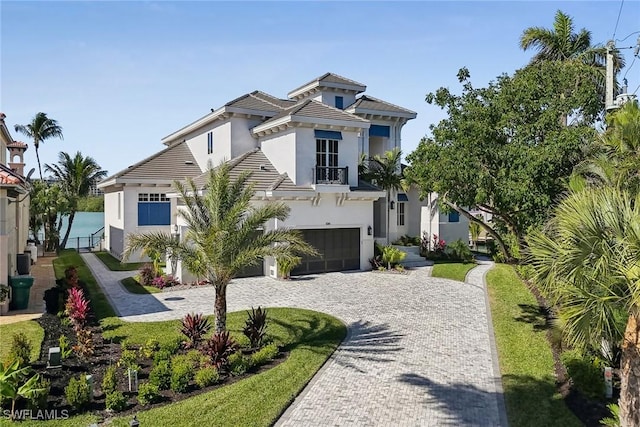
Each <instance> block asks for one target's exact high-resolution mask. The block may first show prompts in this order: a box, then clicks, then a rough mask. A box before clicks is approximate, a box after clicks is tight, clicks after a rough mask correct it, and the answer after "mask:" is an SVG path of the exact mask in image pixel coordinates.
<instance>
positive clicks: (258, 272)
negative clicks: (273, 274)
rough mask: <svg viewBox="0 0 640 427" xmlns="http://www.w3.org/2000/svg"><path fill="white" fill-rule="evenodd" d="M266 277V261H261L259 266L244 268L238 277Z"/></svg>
mask: <svg viewBox="0 0 640 427" xmlns="http://www.w3.org/2000/svg"><path fill="white" fill-rule="evenodd" d="M256 276H264V261H262V260H261V261H260V262H259V263H258V264H257V265H252V266H251V267H245V268H243V269H242V270H241V271H240V272H239V273H238V275H237V276H236V277H238V278H240V277H256Z"/></svg>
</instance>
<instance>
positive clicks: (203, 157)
mask: <svg viewBox="0 0 640 427" xmlns="http://www.w3.org/2000/svg"><path fill="white" fill-rule="evenodd" d="M209 132H213V153H212V154H207V134H208V133H209ZM185 139H186V141H187V145H188V146H189V149H190V150H191V152H192V153H193V157H195V159H196V162H197V163H198V166H199V167H200V170H206V169H207V164H208V162H209V161H211V162H212V164H213V166H214V167H215V166H217V165H218V164H220V162H222V161H223V160H230V159H231V158H232V154H231V120H227V121H225V122H221V121H215V122H213V123H212V124H209V125H207V126H203V127H202V128H200V129H198V131H197V132H192V133H190V134H189V135H187V136H186V137H185Z"/></svg>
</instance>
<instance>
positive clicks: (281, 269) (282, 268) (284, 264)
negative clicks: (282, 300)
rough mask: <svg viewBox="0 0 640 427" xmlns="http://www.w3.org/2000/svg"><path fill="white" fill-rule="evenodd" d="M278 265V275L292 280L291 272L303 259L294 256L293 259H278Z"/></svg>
mask: <svg viewBox="0 0 640 427" xmlns="http://www.w3.org/2000/svg"><path fill="white" fill-rule="evenodd" d="M276 261H277V263H278V273H279V274H280V276H281V277H282V278H283V279H290V278H291V272H292V271H293V269H294V268H296V267H297V266H298V265H300V263H301V262H302V258H301V257H299V256H294V257H291V258H285V257H278V258H277V259H276Z"/></svg>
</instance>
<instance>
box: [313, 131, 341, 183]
mask: <svg viewBox="0 0 640 427" xmlns="http://www.w3.org/2000/svg"><path fill="white" fill-rule="evenodd" d="M316 173H317V175H318V176H317V177H316V179H317V180H318V181H329V182H331V181H337V180H338V174H339V171H338V141H337V140H335V139H316Z"/></svg>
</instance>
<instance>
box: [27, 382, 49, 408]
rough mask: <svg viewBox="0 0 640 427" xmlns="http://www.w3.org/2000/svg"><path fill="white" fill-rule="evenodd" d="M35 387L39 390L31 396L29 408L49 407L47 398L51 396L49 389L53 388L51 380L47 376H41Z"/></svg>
mask: <svg viewBox="0 0 640 427" xmlns="http://www.w3.org/2000/svg"><path fill="white" fill-rule="evenodd" d="M34 388H35V390H38V391H36V392H34V393H33V394H32V395H31V396H30V397H29V408H30V409H45V408H46V407H47V398H48V397H49V391H50V390H51V382H50V381H49V380H47V379H46V378H44V377H42V376H39V377H38V381H37V382H36V384H35V386H34Z"/></svg>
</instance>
